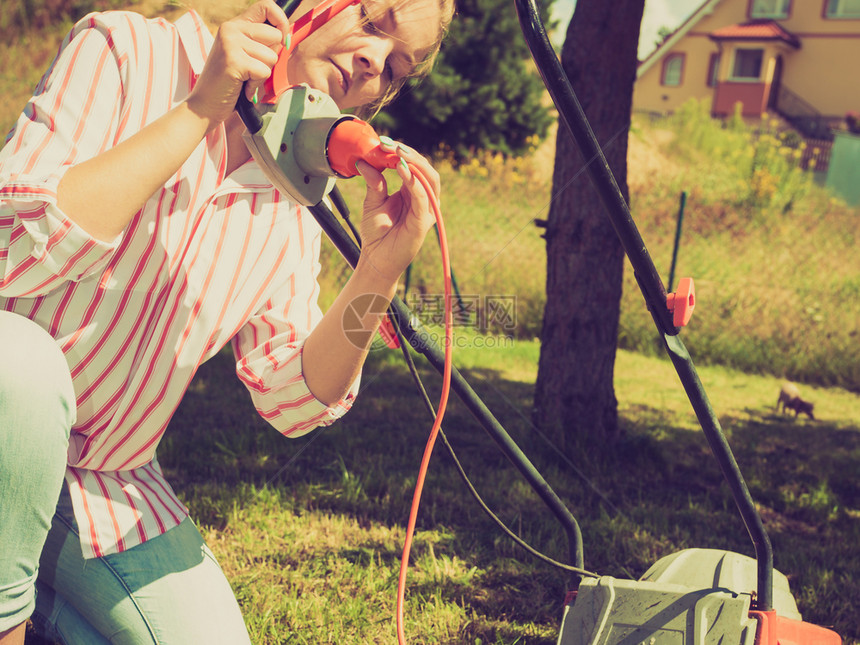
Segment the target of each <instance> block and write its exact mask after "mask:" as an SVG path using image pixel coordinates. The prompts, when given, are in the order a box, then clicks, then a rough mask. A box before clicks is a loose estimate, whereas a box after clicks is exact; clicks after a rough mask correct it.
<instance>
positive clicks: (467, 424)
mask: <svg viewBox="0 0 860 645" xmlns="http://www.w3.org/2000/svg"><path fill="white" fill-rule="evenodd" d="M397 360H398V357H397V356H394V355H393V354H391V353H387V354H382V353H375V354H372V355H371V359H370V361H369V364H368V368H367V369H366V371H365V376H364V381H363V390H362V393H361V395H360V396H359V399H358V401H357V403H356V405H355V407H354V409H353V410H352V411H351V412H350V413H349V414H348V415H346V417H344V418H343V419H342V420H340V421H338V422H337V424H335V425H334V426H333V427H331V428H328V429H322V430H317V431H315V432H313V433H311V434H309V435H306V436H305V437H301V438H296V439H285V438H283V437H282V436H280V435H279V434H278V433H277V432H275V431H274V430H272V429H271V428H270V427H269V426H268V425H267V424H266V423H265V422H264V421H262V420H261V419H259V417H258V416H257V415H256V413H255V412H254V410H253V408H252V406H251V404H250V400H249V397H248V395H247V393H246V392H245V391H244V389H243V388H242V387H241V386H240V385H239V384H238V382H237V381H236V378H235V375H234V374H233V365H232V359H231V357H230V356H229V354H221V355H219V356H217V357H216V358H214V359H213V360H211V361H210V362H209V363H207V364H205V365H204V366H203V367H202V368H201V369H200V372H199V374H198V376H197V377H196V379H195V381H194V383H193V385H192V388H191V389H190V391H189V392H188V394H187V395H186V397H185V399H184V401H183V403H182V405H181V406H180V408H179V410H178V411H177V413H176V416H175V418H174V420H173V422H172V424H171V428H170V430H169V431H168V432H167V434H166V435H165V439H164V441H163V442H162V446H161V447H160V448H159V459H160V461H161V463H162V466H163V467H164V469H165V471H166V472H167V473H168V477H169V479H170V480H171V481H172V482H174V484H175V487H176V489H177V491H178V492H179V493H180V494H181V495H182V496H183V497H184V499H185V501H186V503H187V504H188V505H189V507H190V508H191V511H192V514H193V515H194V517H195V518H196V519H197V520H198V521H199V522H201V523H203V524H206V525H210V526H214V527H224V526H226V525H227V524H228V522H229V517H230V509H232V508H234V506H235V505H236V504H237V503H238V504H242V503H243V497H242V496H243V495H247V494H248V493H247V491H248V486H247V485H251V486H253V487H256V488H261V487H266V486H269V487H274V488H277V489H279V490H280V491H282V493H283V495H284V496H285V499H286V500H288V502H287V503H288V504H289V505H290V506H292V507H294V508H295V509H297V510H302V509H321V510H325V511H327V512H330V513H335V514H343V515H345V516H348V517H351V518H355V519H356V520H357V521H358V522H359V523H360V524H361V525H363V526H370V525H374V524H381V525H386V526H405V523H406V518H407V517H408V513H409V505H410V502H411V497H412V492H413V488H414V484H415V478H416V474H417V470H418V465H419V463H420V459H421V454H422V451H423V449H424V445H425V442H426V439H427V435H428V433H429V430H430V427H431V419H430V417H429V415H428V413H427V412H426V410H425V409H424V407H423V404H422V403H421V402H420V399H419V398H418V395H417V394H416V393H415V392H414V387H413V385H412V383H411V380H410V377H409V374H408V372H407V370H406V368H405V367H403V366H401V365H400V364H399V363H398V362H397ZM422 376H424V377H426V378H425V381H426V383H427V384H428V389H429V390H430V391H431V392H430V398H431V400H432V401H433V404H434V405H435V404H436V403H437V397H438V394H437V390H438V386H439V380H440V378H439V376H438V375H437V374H436V373H435V372H433V371H430V372H427V371H422ZM467 378H468V379H469V380H470V382H471V383H472V384H473V387H474V388H475V390H476V391H477V392H478V393H479V395H481V396H482V397H483V398H484V400H485V402H486V403H487V405H488V407H489V408H490V409H491V410H493V411H494V414H496V415H497V417H498V418H499V420H500V421H501V423H502V425H503V426H505V427H506V429H507V430H508V432H509V433H510V434H511V435H512V437H513V438H514V439H515V441H517V442H518V444H519V445H520V446H522V447H523V449H524V451H525V452H526V453H528V454H529V457H530V459H531V460H532V461H533V462H534V463H535V465H536V466H537V468H538V470H539V471H541V473H542V474H543V475H544V477H545V478H546V479H547V481H548V482H549V483H550V485H551V486H552V487H553V488H554V489H555V490H556V491H557V493H558V494H559V496H560V497H561V499H562V500H563V501H564V502H565V503H566V504H567V505H568V507H569V508H570V509H571V510H572V512H573V513H574V514H575V515H576V516H577V519H578V521H579V522H580V523H581V526H582V529H583V535H584V542H585V558H586V568H589V569H591V570H596V571H598V572H599V573H602V574H606V575H614V576H616V577H625V578H629V577H638V576H639V575H641V574H642V573H643V572H644V571H645V569H647V568H648V567H649V566H650V565H651V564H653V562H654V561H655V560H657V559H658V558H660V557H662V556H663V555H667V554H669V553H671V552H673V551H676V550H678V549H681V548H687V547H693V546H698V547H707V548H720V549H727V550H732V551H738V552H740V553H745V554H747V555H752V545H751V543H750V541H749V538H748V536H747V534H746V531H745V528H744V527H743V525H742V522H741V520H740V517H739V515H738V513H737V511H736V509H735V507H734V503H733V501H732V499H731V497H730V495H729V492H728V489H727V487H726V485H725V484H724V482H723V480H722V476H721V474H720V472H719V469H718V467H717V465H716V463H715V462H714V460H713V459H712V457H711V456H710V452H709V450H708V447H707V444H706V442H705V440H704V438H703V437H702V436H701V433H698V432H694V431H691V430H689V429H687V428H685V427H684V424H683V423H681V422H680V421H679V419H678V418H676V417H674V416H673V415H672V414H670V413H667V412H665V411H663V410H660V409H657V408H652V407H647V406H640V407H638V408H630V409H627V410H624V411H623V413H622V415H621V423H622V424H623V426H624V429H625V434H626V436H625V439H624V440H623V441H622V442H621V443H620V444H618V445H616V446H614V447H612V448H608V447H606V446H602V445H600V444H599V443H597V442H591V441H588V440H587V439H586V441H583V442H580V447H579V448H578V450H577V451H576V452H575V453H574V454H571V455H569V459H570V460H571V461H572V462H573V464H575V466H576V468H577V470H578V473H575V472H573V471H572V470H571V468H570V467H569V465H568V464H566V463H565V461H564V460H563V459H560V458H559V456H558V454H557V453H556V452H555V451H554V450H553V449H552V448H551V447H550V446H548V445H547V444H546V443H545V442H544V441H543V440H542V439H541V438H540V437H539V436H538V435H537V434H536V433H535V432H534V430H533V429H532V428H531V426H530V423H529V422H528V410H529V406H530V403H531V396H532V386H530V385H527V384H523V383H517V382H510V381H505V380H503V379H500V378H499V377H498V375H496V374H495V373H493V372H492V371H486V370H476V371H474V372H472V373H470V374H467ZM721 422H722V425H723V427H724V428H725V430H726V432H727V434H728V435H729V438H730V444H731V445H732V448H733V450H734V452H735V455H736V457H737V460H738V462H739V464H740V466H741V470H742V472H743V473H744V475H745V477H746V479H747V483H748V485H749V487H750V490H751V492H752V495H753V498H754V499H755V500H756V502H757V503H758V504H759V506H760V508H761V512H762V515H763V517H764V520H765V524H766V527H767V529H768V531H769V534H770V536H771V539H772V541H773V543H774V550H775V560H776V566H777V568H779V569H780V570H782V571H783V572H784V573H786V574H788V575H789V578H790V580H791V583H792V590H793V591H794V593H795V596H796V598H797V600H798V603H799V605H800V606H801V611H802V613H803V614H804V618H805V619H806V620H809V621H811V622H814V623H816V624H821V625H830V626H835V628H836V630H837V631H839V633H840V634H841V635H842V636H843V638H845V639H846V643H848V642H851V639H860V630H858V628H857V626H856V620H855V618H854V613H853V612H854V610H855V608H856V606H857V605H858V604H860V553H857V549H856V545H857V544H858V543H860V477H858V474H860V427H858V426H857V425H854V424H852V423H850V422H840V423H836V424H830V423H825V422H818V421H815V422H813V421H806V420H799V421H795V420H794V419H793V418H790V417H783V416H781V415H775V414H771V413H768V412H766V411H761V410H739V411H737V413H734V412H731V413H729V414H728V415H725V416H723V417H721ZM687 425H689V424H687ZM444 428H445V431H446V433H447V436H448V438H449V440H450V442H451V443H452V445H453V446H454V448H455V450H456V452H457V455H458V457H459V458H460V460H461V462H462V463H463V467H464V468H465V469H466V471H467V472H468V474H469V476H470V477H471V478H472V479H473V481H474V484H475V486H476V488H477V489H478V490H479V491H480V492H481V494H482V495H483V496H484V497H485V499H486V501H487V503H488V504H489V506H490V508H492V509H493V510H494V511H495V512H496V513H497V514H498V515H499V516H500V517H501V519H502V520H503V521H505V522H506V523H508V525H509V526H510V527H511V528H512V529H513V530H515V531H516V532H518V533H520V534H521V535H523V537H524V538H525V539H526V540H527V541H528V542H529V543H531V544H532V545H533V546H535V547H537V548H538V549H539V550H541V551H543V552H545V553H547V554H548V555H549V556H550V557H553V558H555V559H558V560H562V561H566V560H567V559H568V558H567V557H566V554H567V552H568V545H567V543H566V539H565V537H564V535H563V534H562V532H561V529H560V526H559V525H558V523H557V522H556V521H555V519H554V518H553V517H552V516H551V515H550V514H549V513H548V512H547V511H546V509H545V507H544V506H543V504H542V503H541V502H540V500H539V498H537V496H536V495H535V494H534V493H533V492H532V491H531V490H530V489H529V487H528V486H527V485H526V484H525V483H523V482H522V480H521V478H520V476H519V474H518V473H517V471H516V470H515V469H514V468H512V467H511V465H510V464H509V463H508V461H507V459H506V458H505V457H504V456H502V454H501V453H500V452H499V450H498V449H497V448H496V446H495V445H494V443H493V442H492V440H491V439H490V438H489V437H488V436H487V434H486V433H485V432H484V431H483V430H482V429H481V428H480V427H479V426H478V424H477V423H476V422H475V420H474V419H473V418H472V416H471V414H470V413H469V412H468V411H467V410H466V408H465V406H463V405H462V404H461V403H460V402H459V401H457V400H455V399H454V397H453V396H452V400H451V402H450V404H449V410H448V413H447V415H446V421H445V424H444ZM586 434H587V433H586ZM584 479H587V480H588V482H589V485H585V483H584ZM595 490H599V491H600V492H601V494H602V495H603V496H604V497H605V498H606V499H609V500H611V502H612V504H613V506H614V508H611V509H610V508H608V507H607V505H606V504H605V503H604V501H603V499H602V498H601V496H600V495H597V494H595V492H594V491H595ZM239 491H244V492H239ZM438 526H442V527H445V530H446V531H448V532H450V533H451V535H453V539H452V540H450V541H448V542H447V543H446V544H444V545H437V546H436V550H437V553H438V552H440V550H441V551H442V552H446V553H448V554H450V555H452V556H456V557H458V558H460V559H462V560H465V561H468V562H469V563H471V564H473V565H474V566H476V567H478V569H479V573H478V574H477V575H476V577H475V578H474V579H473V580H472V581H471V582H470V584H468V585H464V584H459V583H450V584H441V583H438V582H436V583H432V584H431V583H422V584H415V585H414V586H411V587H410V593H415V594H421V595H423V596H427V597H429V596H431V595H433V594H436V595H441V596H442V597H443V598H445V599H446V600H448V601H450V602H453V603H456V604H462V605H463V606H464V608H465V609H466V612H467V615H468V616H470V618H469V620H468V621H467V623H466V624H464V625H463V626H462V633H461V634H459V635H458V639H461V638H465V637H468V638H467V639H466V640H458V641H456V642H474V641H475V639H476V638H481V639H482V641H483V642H485V643H489V642H505V643H513V642H518V643H541V644H543V643H547V644H548V643H553V642H554V639H555V635H553V634H551V633H550V632H552V631H553V630H554V629H555V630H557V627H558V624H559V622H560V618H561V604H562V599H563V597H564V593H565V582H566V579H567V574H565V573H564V572H561V571H557V570H555V569H552V568H550V567H549V566H547V565H544V564H542V563H539V562H536V561H535V560H533V559H532V558H531V557H530V556H528V555H527V554H526V553H525V552H524V551H522V550H521V549H520V548H519V547H517V546H515V545H513V544H511V543H510V542H509V541H508V539H507V538H506V537H504V536H502V534H501V532H500V531H499V530H498V529H497V528H496V527H495V525H494V524H492V523H491V522H490V521H489V519H488V518H487V517H486V516H485V515H484V513H483V512H482V511H481V510H480V509H479V508H478V506H477V505H476V504H475V502H474V501H473V500H472V498H471V497H470V496H469V495H468V493H467V492H466V490H465V488H464V486H463V484H462V482H461V480H460V479H459V477H458V476H457V475H456V472H455V470H454V468H453V466H452V463H451V458H450V456H448V455H447V453H446V452H445V450H444V447H443V446H442V444H441V441H440V442H439V443H438V444H437V446H436V449H435V453H434V457H433V459H432V461H431V466H430V472H429V474H428V477H427V482H426V485H425V492H424V497H423V500H422V507H421V511H420V514H419V522H418V531H419V533H420V531H421V530H422V528H424V529H428V528H432V527H438ZM421 549H422V547H421V546H420V545H419V544H416V547H415V549H414V551H413V553H414V554H416V555H420V553H421ZM340 555H341V557H343V558H345V559H347V560H350V561H352V560H354V561H356V562H359V563H360V562H361V561H365V560H370V559H376V558H377V557H379V554H377V553H370V552H368V551H367V550H366V549H364V548H358V549H355V548H352V547H350V546H349V545H345V548H344V549H343V550H342V552H341V554H340ZM384 560H385V561H386V563H388V562H389V561H390V564H391V567H392V569H394V568H396V562H395V561H396V558H394V557H393V556H392V555H391V554H384ZM451 642H455V641H451Z"/></svg>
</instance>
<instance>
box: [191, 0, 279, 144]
mask: <svg viewBox="0 0 860 645" xmlns="http://www.w3.org/2000/svg"><path fill="white" fill-rule="evenodd" d="M267 23H268V24H267ZM288 33H289V21H288V20H287V17H286V15H285V14H284V12H283V11H282V10H281V8H280V7H278V5H277V4H275V2H274V0H261V1H260V2H257V3H256V4H254V5H252V6H250V7H249V8H248V9H247V10H245V11H244V12H243V13H242V14H240V15H239V16H237V17H236V18H233V19H232V20H228V21H226V22H224V23H223V24H222V25H221V27H220V28H219V29H218V34H217V35H216V37H215V44H214V45H213V46H212V51H210V52H209V56H208V58H207V59H206V64H205V65H204V67H203V72H202V73H201V74H200V78H198V79H197V83H196V85H195V86H194V89H193V90H192V91H191V94H190V95H189V97H188V99H187V103H188V105H189V107H190V108H191V109H192V111H194V112H195V113H196V114H197V115H198V116H201V117H204V118H206V119H208V120H209V121H210V129H211V128H212V127H215V126H216V125H217V124H219V123H221V122H222V121H224V120H225V119H226V118H227V117H229V116H230V115H231V114H232V112H233V110H234V109H235V107H236V100H237V98H238V97H239V92H240V91H241V89H242V85H243V83H245V81H248V87H247V90H246V92H247V96H248V98H250V97H252V96H253V95H254V92H255V91H256V90H257V88H258V87H259V86H260V85H261V84H262V83H263V81H265V80H266V79H267V78H268V77H269V76H270V75H271V73H272V67H274V66H275V63H276V62H277V60H278V53H279V52H280V51H281V48H282V47H283V46H284V40H285V38H286V36H287V34H288Z"/></svg>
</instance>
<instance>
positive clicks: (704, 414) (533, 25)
mask: <svg viewBox="0 0 860 645" xmlns="http://www.w3.org/2000/svg"><path fill="white" fill-rule="evenodd" d="M515 2H516V7H517V15H518V16H519V20H520V27H521V28H522V31H523V35H524V36H525V39H526V43H527V44H528V47H529V50H530V51H531V54H532V57H533V58H534V60H535V63H536V64H537V68H538V71H539V72H540V74H541V77H542V78H543V81H544V84H545V85H546V88H547V90H548V91H549V93H550V96H551V97H552V99H553V102H554V103H555V106H556V108H557V109H558V112H559V115H560V117H561V118H562V120H563V121H564V123H565V125H566V126H567V128H568V130H569V131H570V133H571V134H572V135H573V138H574V140H575V141H576V144H577V146H578V147H579V151H580V153H581V154H582V157H583V160H584V161H585V163H586V167H587V169H588V175H589V177H590V178H591V181H592V183H593V184H594V187H595V189H596V190H597V192H598V193H599V195H600V197H601V200H602V202H603V205H604V208H605V210H606V214H607V215H608V217H609V219H610V221H611V222H612V225H613V227H614V228H615V231H616V233H617V234H618V237H619V239H620V240H621V244H622V246H623V247H624V250H625V252H626V253H627V257H628V258H629V259H630V263H631V264H632V265H633V269H634V272H635V275H636V280H637V282H638V284H639V287H640V289H641V290H642V295H643V296H644V297H645V302H646V304H647V305H648V308H649V310H650V311H651V315H652V317H653V318H654V323H655V325H656V326H657V328H658V330H660V331H661V332H662V333H663V338H664V341H665V343H666V348H667V351H668V352H669V356H670V358H671V359H672V363H673V365H674V366H675V370H676V372H677V373H678V377H679V378H680V380H681V383H682V384H683V386H684V389H685V390H686V392H687V397H688V398H689V399H690V403H691V405H692V406H693V410H694V411H695V413H696V416H697V418H698V419H699V423H700V425H701V426H702V430H703V432H704V434H705V437H706V439H707V441H708V444H709V445H710V447H711V452H712V453H713V455H714V458H715V459H716V460H717V463H718V464H719V466H720V469H721V470H722V472H723V476H724V477H725V479H726V481H727V482H728V484H729V488H730V490H731V492H732V497H733V498H734V501H735V504H736V505H737V507H738V510H739V511H740V514H741V518H742V519H743V521H744V524H745V525H746V528H747V532H748V533H749V535H750V538H751V539H752V542H753V546H754V548H755V553H756V560H757V565H758V580H757V583H758V590H757V591H758V595H757V607H758V608H759V609H761V610H763V611H767V610H769V609H771V607H772V603H773V550H772V547H771V543H770V539H769V538H768V535H767V532H766V531H765V529H764V525H763V524H762V521H761V516H760V515H759V513H758V510H757V509H756V507H755V503H754V502H753V500H752V497H751V496H750V493H749V490H748V488H747V486H746V483H745V482H744V479H743V475H742V474H741V472H740V469H739V468H738V465H737V462H736V461H735V458H734V455H732V451H731V448H730V447H729V445H728V442H727V441H726V438H725V435H724V434H723V432H722V429H721V428H720V424H719V421H718V420H717V418H716V415H715V414H714V410H713V408H712V407H711V404H710V402H709V401H708V398H707V395H706V394H705V391H704V388H703V387H702V384H701V381H700V380H699V377H698V374H697V373H696V369H695V367H694V366H693V363H692V361H691V360H690V355H689V353H688V352H687V349H686V347H684V344H683V342H681V339H680V338H678V337H677V334H678V329H676V328H675V326H674V324H673V322H672V317H671V314H670V312H669V310H668V308H667V307H666V289H665V287H664V286H663V283H662V281H661V280H660V276H659V274H658V273H657V269H656V267H655V266H654V262H653V261H652V260H651V257H650V256H649V254H648V250H647V249H646V248H645V244H644V242H643V241H642V237H641V236H640V235H639V230H638V229H637V227H636V223H635V222H634V221H633V217H632V215H631V214H630V209H629V208H628V206H627V202H626V201H625V199H624V196H623V195H622V193H621V190H620V189H619V188H618V184H617V183H616V181H615V177H614V176H613V174H612V170H611V169H610V168H609V164H608V162H607V161H606V157H604V155H603V152H602V151H601V149H600V145H599V144H598V142H597V139H596V137H595V136H594V132H593V131H592V129H591V126H590V124H589V123H588V119H587V118H586V115H585V112H584V111H583V109H582V106H581V105H580V103H579V100H578V99H577V98H576V94H575V93H574V91H573V88H572V87H571V85H570V82H569V81H568V79H567V75H566V74H565V72H564V68H563V67H562V66H561V63H560V62H559V60H558V57H557V56H556V53H555V51H554V50H553V48H552V45H550V42H549V38H547V35H546V29H545V28H544V25H543V21H542V20H541V18H540V14H539V13H538V9H537V6H536V5H535V3H534V0H515Z"/></svg>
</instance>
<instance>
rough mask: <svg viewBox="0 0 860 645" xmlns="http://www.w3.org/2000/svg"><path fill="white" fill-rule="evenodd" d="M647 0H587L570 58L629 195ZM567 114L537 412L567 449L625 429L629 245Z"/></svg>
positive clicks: (550, 238) (558, 165)
mask: <svg viewBox="0 0 860 645" xmlns="http://www.w3.org/2000/svg"><path fill="white" fill-rule="evenodd" d="M644 5H645V0H614V1H613V2H606V1H605V0H578V2H577V6H576V11H575V12H574V15H573V19H572V20H571V22H570V25H569V26H568V29H567V34H566V36H565V41H564V45H563V46H562V55H561V62H562V66H563V67H564V70H565V73H566V74H567V76H568V78H569V79H570V82H571V84H572V86H573V89H574V92H575V93H576V95H577V98H578V99H579V101H580V103H581V104H582V107H583V110H584V111H585V114H586V115H587V116H588V118H589V121H590V123H591V126H592V129H593V130H594V133H595V135H596V136H597V140H598V141H599V142H600V145H601V147H602V148H603V151H604V154H605V155H606V158H607V161H608V163H609V166H610V168H611V169H612V171H613V174H614V175H615V178H616V181H617V183H618V185H619V187H620V188H621V190H622V192H623V194H624V197H625V199H627V198H628V191H627V135H628V132H629V129H630V112H631V106H632V99H633V82H634V80H635V75H636V65H637V44H638V41H639V27H640V23H641V20H642V12H643V9H644ZM587 162H588V160H583V159H582V157H581V155H580V153H579V150H578V149H577V148H576V147H575V143H574V141H573V139H572V137H571V135H570V132H569V131H568V130H567V127H566V126H565V124H564V123H563V121H561V120H559V128H558V135H557V141H556V155H555V171H554V173H553V201H552V204H551V206H550V210H549V215H548V218H547V228H546V240H547V243H546V244H547V280H546V291H547V303H546V308H545V310H544V320H543V329H542V332H541V351H540V362H539V364H538V376H537V383H536V387H535V399H534V410H533V420H534V422H535V424H536V426H537V427H538V428H540V429H541V430H543V431H544V432H545V433H546V434H548V435H549V436H550V437H551V438H552V439H553V440H554V441H555V442H556V443H557V444H558V445H559V446H560V447H561V448H562V449H564V448H565V447H568V448H569V447H572V446H573V445H574V444H575V443H578V442H579V438H582V439H585V440H588V441H597V442H601V443H605V442H614V441H616V440H617V439H618V437H619V427H618V402H617V400H616V398H615V389H614V383H613V378H614V369H615V350H616V346H617V342H618V320H619V311H620V303H621V288H622V273H623V267H624V251H623V249H622V247H621V244H620V242H619V241H618V238H617V236H616V234H615V231H614V229H613V228H612V225H611V224H610V221H609V219H608V218H607V216H606V214H605V212H604V208H603V204H602V202H601V201H600V198H599V196H598V194H597V192H596V191H595V189H594V188H593V186H592V184H591V181H590V179H589V177H588V174H587V172H586V170H585V168H586V164H587Z"/></svg>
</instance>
